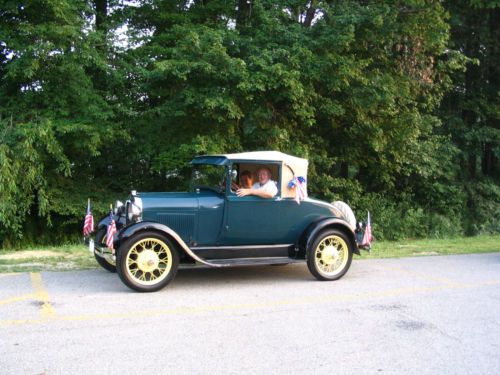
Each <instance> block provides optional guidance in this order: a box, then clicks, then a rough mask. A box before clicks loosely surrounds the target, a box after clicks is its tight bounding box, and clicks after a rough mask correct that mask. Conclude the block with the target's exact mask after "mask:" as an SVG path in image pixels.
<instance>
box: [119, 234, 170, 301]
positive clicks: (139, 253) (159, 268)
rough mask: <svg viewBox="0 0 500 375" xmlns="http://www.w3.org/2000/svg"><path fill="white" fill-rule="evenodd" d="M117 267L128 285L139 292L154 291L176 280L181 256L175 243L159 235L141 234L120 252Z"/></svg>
mask: <svg viewBox="0 0 500 375" xmlns="http://www.w3.org/2000/svg"><path fill="white" fill-rule="evenodd" d="M116 265H117V270H118V275H119V276H120V279H121V280H122V281H123V283H124V284H125V285H127V286H128V287H129V288H131V289H134V290H137V291H139V292H155V291H157V290H159V289H161V288H163V287H165V286H166V285H167V284H168V283H169V282H170V281H172V280H173V278H174V277H175V274H176V273H177V268H178V266H179V254H178V252H177V248H176V246H175V245H174V244H173V243H172V241H171V240H170V239H169V238H167V237H165V236H163V235H161V234H159V233H157V232H149V231H147V232H142V233H140V234H138V235H136V236H132V237H131V238H129V239H128V240H126V241H125V242H124V243H123V244H122V245H121V246H120V248H119V249H118V254H117V259H116Z"/></svg>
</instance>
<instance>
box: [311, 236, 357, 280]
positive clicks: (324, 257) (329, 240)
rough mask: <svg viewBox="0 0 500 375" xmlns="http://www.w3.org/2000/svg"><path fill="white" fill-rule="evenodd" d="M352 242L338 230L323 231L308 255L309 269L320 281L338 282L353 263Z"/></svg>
mask: <svg viewBox="0 0 500 375" xmlns="http://www.w3.org/2000/svg"><path fill="white" fill-rule="evenodd" d="M353 246H354V244H353V243H352V241H351V240H350V239H349V238H348V237H347V235H346V234H345V233H344V232H342V231H339V230H337V229H327V230H324V231H322V232H321V233H320V234H319V235H318V236H317V237H316V239H315V240H314V242H313V243H312V246H311V248H310V249H308V254H307V267H308V268H309V271H310V272H311V273H312V274H313V275H314V277H316V278H317V279H318V280H337V279H340V278H341V277H342V276H344V275H345V273H346V272H347V270H348V269H349V267H350V266H351V262H352V254H353Z"/></svg>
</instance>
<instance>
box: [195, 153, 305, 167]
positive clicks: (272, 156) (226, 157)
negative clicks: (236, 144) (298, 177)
mask: <svg viewBox="0 0 500 375" xmlns="http://www.w3.org/2000/svg"><path fill="white" fill-rule="evenodd" d="M233 161H253V162H281V163H285V164H288V165H290V166H291V167H292V168H293V167H294V166H297V167H299V166H301V167H305V168H307V164H308V161H307V159H302V158H298V157H296V156H292V155H288V154H285V153H283V152H279V151H253V152H240V153H237V154H220V155H202V156H197V157H195V158H194V159H193V160H192V161H191V164H215V165H229V164H231V163H232V162H233Z"/></svg>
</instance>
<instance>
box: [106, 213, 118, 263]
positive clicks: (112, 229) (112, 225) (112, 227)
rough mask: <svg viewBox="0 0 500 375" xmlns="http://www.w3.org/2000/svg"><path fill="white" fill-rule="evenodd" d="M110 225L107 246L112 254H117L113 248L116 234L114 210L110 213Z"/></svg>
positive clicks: (107, 233)
mask: <svg viewBox="0 0 500 375" xmlns="http://www.w3.org/2000/svg"><path fill="white" fill-rule="evenodd" d="M109 219H110V222H109V225H108V231H107V232H106V246H107V247H108V248H110V249H111V251H112V253H113V254H114V253H115V249H114V248H113V236H114V235H115V233H116V224H115V221H114V220H113V210H110V211H109Z"/></svg>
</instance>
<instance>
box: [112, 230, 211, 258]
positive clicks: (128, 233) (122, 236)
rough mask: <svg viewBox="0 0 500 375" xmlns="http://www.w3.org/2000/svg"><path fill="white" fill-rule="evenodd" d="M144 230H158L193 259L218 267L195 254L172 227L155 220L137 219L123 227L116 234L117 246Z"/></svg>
mask: <svg viewBox="0 0 500 375" xmlns="http://www.w3.org/2000/svg"><path fill="white" fill-rule="evenodd" d="M145 230H153V231H156V232H160V233H161V234H164V235H166V236H167V237H169V238H171V239H172V240H173V241H174V242H175V243H176V244H177V245H178V246H179V248H180V249H181V250H183V251H184V252H185V253H186V254H187V255H189V256H190V257H191V258H192V259H193V260H195V261H197V262H200V263H203V264H205V265H208V266H211V267H220V266H221V265H218V264H212V263H210V262H207V261H206V260H204V259H202V258H200V257H199V256H197V255H196V254H195V253H194V252H193V251H192V250H191V249H190V248H189V246H188V245H187V244H186V243H185V242H184V240H183V239H182V238H181V237H180V236H179V235H178V234H177V232H176V231H175V230H173V229H172V228H170V227H168V226H166V225H165V224H161V223H158V222H155V221H139V222H137V223H134V224H131V225H129V226H127V227H126V228H124V229H123V230H122V231H121V232H120V233H119V235H118V239H119V244H118V245H119V246H120V245H121V244H122V243H123V242H125V241H126V240H127V239H129V238H130V237H132V236H134V235H136V234H138V233H140V232H143V231H145Z"/></svg>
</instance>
